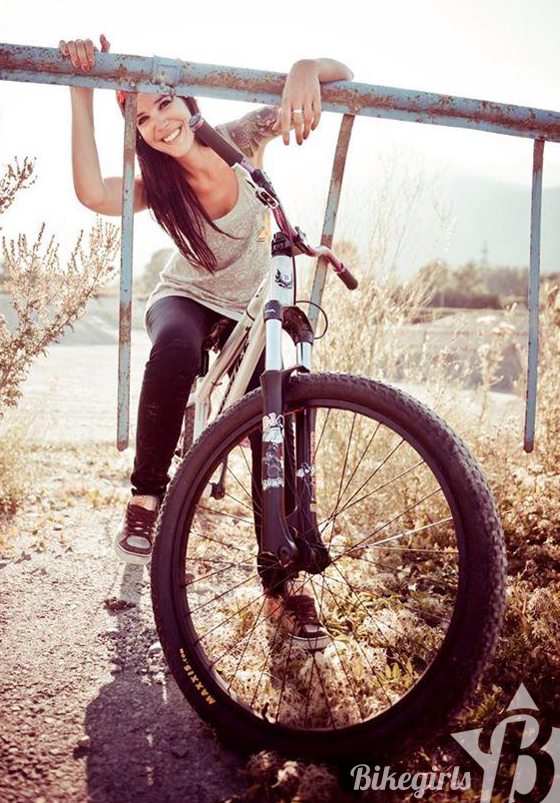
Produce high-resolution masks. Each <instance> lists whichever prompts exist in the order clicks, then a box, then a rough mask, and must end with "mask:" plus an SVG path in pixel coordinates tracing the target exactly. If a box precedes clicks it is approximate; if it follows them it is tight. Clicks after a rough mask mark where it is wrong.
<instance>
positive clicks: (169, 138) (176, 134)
mask: <svg viewBox="0 0 560 803" xmlns="http://www.w3.org/2000/svg"><path fill="white" fill-rule="evenodd" d="M181 129H182V126H178V128H175V129H174V130H173V131H172V132H171V133H170V134H167V136H165V137H163V138H162V142H165V143H167V144H169V143H170V142H173V141H174V140H176V139H177V137H179V135H180V134H181Z"/></svg>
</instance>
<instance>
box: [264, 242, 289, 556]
mask: <svg viewBox="0 0 560 803" xmlns="http://www.w3.org/2000/svg"><path fill="white" fill-rule="evenodd" d="M288 248H289V243H286V242H283V241H282V240H281V238H279V237H278V235H276V236H275V238H274V240H273V243H272V270H271V278H270V289H269V297H268V301H267V302H266V304H265V306H264V311H263V314H264V321H265V332H266V351H265V370H264V373H262V374H261V388H262V395H263V419H262V462H261V509H262V537H261V544H260V553H261V560H263V561H265V562H270V563H280V565H281V566H287V565H288V564H290V563H292V562H293V561H294V560H295V559H296V557H297V554H298V550H297V547H296V545H295V543H294V541H293V538H292V536H291V534H290V530H289V528H288V524H287V522H286V513H285V473H286V466H285V455H284V425H285V421H284V414H283V394H282V384H283V373H284V372H283V371H282V317H283V310H284V307H286V306H292V305H293V303H294V281H293V278H294V277H293V266H292V259H291V257H290V256H288V253H287V251H288Z"/></svg>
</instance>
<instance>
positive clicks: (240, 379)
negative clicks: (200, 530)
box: [188, 165, 311, 441]
mask: <svg viewBox="0 0 560 803" xmlns="http://www.w3.org/2000/svg"><path fill="white" fill-rule="evenodd" d="M234 169H236V170H242V168H240V167H238V166H237V165H236V166H235V167H234ZM243 177H244V180H245V181H247V180H248V176H247V174H246V172H245V171H243ZM256 189H257V188H256V187H255V190H256ZM293 271H294V263H293V258H292V257H287V256H283V255H276V256H272V255H271V257H270V263H269V271H268V276H265V277H264V279H263V280H262V282H261V284H260V285H259V287H258V289H257V291H256V292H255V294H254V296H253V298H252V299H251V301H250V302H249V304H248V305H247V309H246V310H245V312H244V313H243V316H242V317H241V320H240V321H238V323H237V325H236V326H235V328H234V330H233V332H232V333H231V334H230V336H229V337H228V339H227V341H226V343H225V344H224V346H223V348H222V349H221V351H220V354H219V355H218V356H217V357H216V359H215V360H214V361H213V362H212V364H211V365H210V367H209V369H208V372H207V373H206V374H205V375H204V376H199V377H198V378H197V380H196V384H195V388H194V390H193V391H192V392H191V394H190V396H189V400H188V404H189V405H191V404H194V408H195V418H194V431H193V441H194V440H196V439H197V438H198V436H199V435H200V433H201V432H202V431H203V429H204V428H205V427H206V426H207V424H208V423H209V420H210V418H211V414H212V393H213V391H214V388H215V387H216V386H217V385H219V384H220V383H221V381H222V379H223V378H224V377H225V376H226V375H227V371H228V370H229V369H230V368H231V366H232V365H234V364H235V363H236V361H237V360H238V359H239V355H240V353H241V352H242V351H243V349H245V353H244V354H243V357H242V359H241V361H240V363H239V366H238V369H237V371H236V372H235V374H234V376H233V377H232V378H229V377H228V382H229V384H228V386H227V388H226V391H225V395H224V399H223V401H222V404H221V405H220V409H219V411H218V412H222V411H223V410H225V409H226V408H227V407H229V406H230V405H232V404H233V403H234V402H236V401H237V400H238V399H240V398H241V397H242V396H243V395H244V393H245V391H246V389H247V386H248V384H249V382H250V380H251V377H252V376H253V373H254V371H255V369H256V367H257V364H258V361H259V359H260V357H261V354H262V352H263V348H265V347H266V355H265V370H280V369H281V367H282V323H281V321H278V320H269V321H267V322H266V324H265V321H264V315H263V309H264V305H265V304H266V302H267V301H268V300H276V301H278V302H279V303H280V304H281V305H283V306H293V305H294V304H295V296H294V275H293ZM267 287H268V292H266V288H267ZM245 347H246V348H245ZM296 361H297V364H300V365H303V366H304V367H305V368H307V369H310V367H311V344H309V343H300V344H298V346H297V352H296Z"/></svg>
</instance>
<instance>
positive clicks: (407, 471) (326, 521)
mask: <svg viewBox="0 0 560 803" xmlns="http://www.w3.org/2000/svg"><path fill="white" fill-rule="evenodd" d="M423 463H424V461H423V460H419V461H418V462H417V463H415V464H414V465H413V466H409V467H408V468H405V469H404V470H403V471H401V472H400V473H399V474H396V475H395V476H394V477H391V479H390V480H387V482H383V483H382V484H381V485H378V486H377V487H376V488H374V489H373V491H369V492H368V493H367V494H364V496H361V497H360V498H359V499H356V501H355V502H353V501H352V500H353V499H354V497H355V496H356V494H358V493H359V492H360V491H361V490H362V488H363V487H364V485H365V484H366V483H367V482H369V481H370V479H371V478H372V477H373V476H374V474H376V473H377V472H376V471H374V472H373V474H371V476H370V477H368V479H367V480H366V482H364V483H362V485H360V487H359V488H358V490H357V491H355V492H354V493H353V494H352V496H351V497H350V499H349V500H348V501H347V502H346V503H345V504H344V507H343V508H342V509H341V510H338V511H337V512H336V516H337V517H338V516H340V515H342V513H345V512H346V511H347V510H349V509H350V508H352V507H354V505H358V504H359V503H360V502H363V501H364V499H368V498H369V497H370V496H373V494H376V493H378V492H379V491H382V490H383V488H388V487H389V485H391V484H392V483H393V482H396V481H397V480H400V479H401V478H402V477H405V476H406V475H407V474H410V473H411V472H412V471H415V470H416V469H417V468H418V466H421V465H422V464H423ZM321 524H325V527H324V528H323V530H321V532H323V531H324V530H326V528H327V527H328V524H329V519H328V518H327V519H323V521H321V522H319V524H318V525H317V526H318V527H320V526H321Z"/></svg>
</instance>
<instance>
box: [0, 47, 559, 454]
mask: <svg viewBox="0 0 560 803" xmlns="http://www.w3.org/2000/svg"><path fill="white" fill-rule="evenodd" d="M285 79H286V76H285V74H283V73H276V72H266V71H261V70H247V69H243V68H236V67H227V66H220V65H215V64H197V63H193V62H188V61H180V60H178V59H167V58H161V57H158V56H153V57H144V56H130V55H120V54H116V53H96V57H95V66H94V67H93V68H92V69H91V70H90V71H89V72H88V73H87V74H85V75H84V74H80V73H77V71H76V70H75V68H74V67H73V65H72V63H71V62H70V60H69V59H67V58H63V57H62V56H61V55H60V53H59V51H58V49H56V48H43V47H27V46H23V45H13V44H1V43H0V80H5V81H25V82H31V83H39V84H60V85H66V86H82V87H91V88H94V87H95V88H99V89H113V90H115V89H123V90H125V91H126V92H127V94H126V100H125V133H124V151H123V158H124V164H123V178H124V180H123V214H122V244H121V281H120V301H119V389H118V409H117V448H118V449H120V450H122V449H125V448H126V447H127V446H128V433H129V423H130V421H129V418H130V331H131V309H132V246H133V180H134V155H135V127H136V123H135V119H136V93H138V92H149V93H156V94H162V93H165V94H173V93H174V94H177V95H199V96H204V97H213V98H222V99H224V100H242V101H249V102H252V103H265V104H277V105H278V104H279V101H280V98H281V96H282V90H283V87H284V82H285ZM321 98H322V107H323V110H325V111H332V112H338V113H340V114H342V115H343V118H342V122H341V127H340V132H339V136H338V141H337V145H336V150H335V155H334V162H333V168H332V174H331V182H330V187H329V194H328V199H327V206H326V211H325V217H324V222H323V232H322V237H321V243H322V244H325V245H329V246H330V245H332V239H333V234H334V228H335V224H336V217H337V211H338V203H339V199H340V193H341V189H342V180H343V176H344V166H345V163H346V155H347V152H348V146H349V143H350V137H351V133H352V124H353V122H354V118H355V116H356V115H363V116H366V117H381V118H387V119H391V120H402V121H408V122H415V123H427V124H430V125H444V126H452V127H459V128H471V129H475V130H478V131H489V132H492V133H495V134H506V135H509V136H517V137H528V138H530V139H533V140H534V147H533V182H532V196H531V248H530V270H529V302H528V306H529V338H528V339H529V348H528V365H527V397H526V409H525V434H524V449H525V451H527V452H530V451H532V449H533V447H534V439H535V417H536V399H537V367H538V338H539V327H538V312H539V275H540V231H541V205H542V172H543V155H544V143H545V141H547V140H548V141H549V142H560V113H558V112H553V111H547V110H545V109H534V108H529V107H524V106H514V105H511V104H503V103H493V102H489V101H485V100H474V99H471V98H461V97H454V96H451V95H439V94H435V93H430V92H418V91H415V90H407V89H397V88H393V87H383V86H373V85H371V84H363V83H357V82H353V81H352V82H351V81H336V82H332V83H329V84H323V85H322V87H321ZM325 275H326V265H325V264H324V263H323V260H319V262H318V263H317V266H316V269H315V276H314V281H313V291H312V296H311V300H312V302H314V303H315V304H320V303H321V296H322V292H323V288H324V284H325ZM310 317H311V319H312V323H313V325H314V326H315V324H316V322H317V308H316V307H313V306H312V307H311V312H310Z"/></svg>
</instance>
